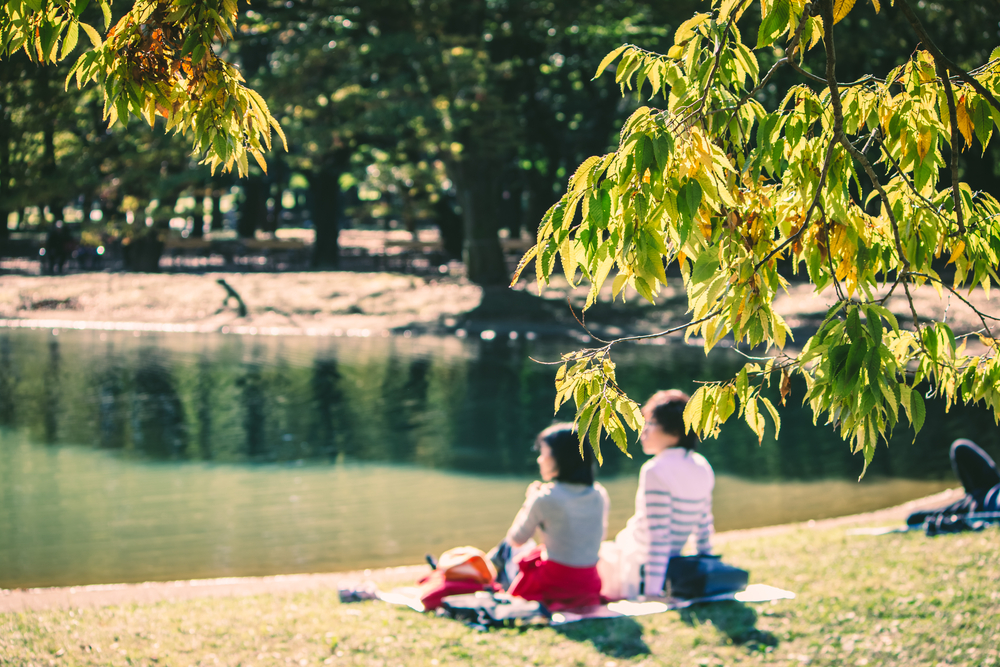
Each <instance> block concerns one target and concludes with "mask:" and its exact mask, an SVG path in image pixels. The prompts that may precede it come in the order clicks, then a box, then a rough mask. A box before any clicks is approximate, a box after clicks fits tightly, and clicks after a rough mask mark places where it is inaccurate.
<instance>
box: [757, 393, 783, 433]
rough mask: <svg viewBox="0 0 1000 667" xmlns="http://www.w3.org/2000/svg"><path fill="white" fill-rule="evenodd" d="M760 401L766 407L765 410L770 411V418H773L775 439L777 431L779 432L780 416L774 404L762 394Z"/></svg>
mask: <svg viewBox="0 0 1000 667" xmlns="http://www.w3.org/2000/svg"><path fill="white" fill-rule="evenodd" d="M760 401H761V403H763V404H764V407H765V408H767V411H768V412H770V413H771V419H773V420H774V439H775V440H777V439H778V433H780V432H781V417H780V416H778V409H777V408H775V407H774V404H772V403H771V401H769V400H768V399H767V398H764V397H763V396H762V397H761V399H760Z"/></svg>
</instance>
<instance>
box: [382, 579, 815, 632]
mask: <svg viewBox="0 0 1000 667" xmlns="http://www.w3.org/2000/svg"><path fill="white" fill-rule="evenodd" d="M374 596H375V597H377V598H378V599H379V600H382V601H383V602H388V603H389V604H395V605H401V606H405V607H409V608H410V609H414V610H416V611H424V605H423V604H421V602H420V598H419V596H418V593H417V588H415V587H412V586H411V587H405V588H395V589H393V590H391V591H378V592H376V593H375V594H374ZM794 597H795V593H792V592H791V591H786V590H784V589H781V588H776V587H774V586H768V585H767V584H750V585H749V586H747V587H746V590H743V591H740V592H738V593H723V594H722V595H713V596H711V597H704V598H693V599H690V600H687V599H681V598H671V599H669V600H668V601H666V602H633V601H631V600H621V601H619V602H609V603H608V604H602V605H596V606H594V607H588V608H587V609H580V610H577V611H569V610H567V611H561V612H555V613H553V614H552V617H551V619H550V620H549V624H550V625H565V624H567V623H576V622H577V621H583V620H587V619H593V618H619V617H621V616H646V615H648V614H662V613H663V612H665V611H671V610H674V609H684V608H685V607H690V606H691V605H694V604H701V603H704V602H722V601H724V600H735V601H737V602H769V601H771V600H791V599H793V598H794Z"/></svg>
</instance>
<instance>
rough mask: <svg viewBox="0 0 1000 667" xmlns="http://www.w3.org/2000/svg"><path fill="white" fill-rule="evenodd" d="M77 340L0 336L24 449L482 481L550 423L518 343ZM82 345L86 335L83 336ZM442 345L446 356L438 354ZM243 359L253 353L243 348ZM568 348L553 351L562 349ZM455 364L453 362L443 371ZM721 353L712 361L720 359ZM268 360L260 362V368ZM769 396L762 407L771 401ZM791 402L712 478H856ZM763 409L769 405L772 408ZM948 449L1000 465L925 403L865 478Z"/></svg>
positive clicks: (979, 428)
mask: <svg viewBox="0 0 1000 667" xmlns="http://www.w3.org/2000/svg"><path fill="white" fill-rule="evenodd" d="M84 335H85V334H74V333H70V332H66V333H64V335H63V336H60V337H59V338H54V337H52V336H51V334H50V333H48V332H16V333H5V334H3V335H0V425H5V426H23V427H26V428H27V429H28V430H29V432H30V434H31V437H32V439H33V440H34V441H36V442H49V443H52V442H62V441H66V440H68V439H70V437H71V438H72V441H73V442H78V443H90V444H92V445H94V446H96V447H104V448H110V449H119V450H123V451H134V452H135V453H138V454H141V455H142V456H146V457H150V458H157V459H164V458H165V459H170V458H189V459H205V460H214V461H219V462H236V461H247V460H258V461H288V460H295V459H300V458H314V459H316V458H318V459H328V458H333V457H337V456H339V455H341V454H342V455H344V456H346V457H348V458H353V459H360V460H371V461H389V462H395V463H415V464H418V465H422V466H427V467H434V468H446V469H456V470H464V471H471V472H483V473H518V474H522V473H531V472H533V471H534V470H535V464H534V458H535V455H534V454H533V453H532V452H531V445H532V442H533V440H534V437H535V435H536V434H537V433H538V431H539V430H541V429H542V428H544V427H545V426H547V425H548V424H549V423H551V422H552V412H551V410H552V400H553V393H554V390H553V387H552V375H553V373H554V372H555V368H554V367H552V366H543V365H539V364H536V363H534V362H533V361H531V359H529V358H528V354H529V353H531V354H533V355H534V356H536V357H542V358H547V359H552V358H558V357H557V354H558V353H557V351H554V350H558V347H549V348H545V349H542V350H539V348H537V347H530V346H526V345H525V341H518V342H516V343H512V344H509V343H508V342H506V341H501V340H496V341H481V342H479V341H476V342H471V341H470V342H468V343H464V344H462V345H464V347H462V346H456V347H455V348H454V349H451V353H450V354H449V352H448V351H447V350H446V348H445V347H444V343H442V346H441V349H440V350H439V349H438V348H430V349H429V350H428V349H427V347H426V346H425V347H423V348H420V350H421V352H420V353H416V354H414V353H409V351H408V348H407V346H406V345H404V344H403V343H402V342H399V343H395V342H392V341H388V342H387V343H385V344H381V343H374V342H371V341H368V342H362V341H358V342H353V341H352V342H345V343H337V344H336V345H334V344H331V348H330V351H328V352H320V353H319V354H318V355H317V354H315V353H314V354H313V356H311V357H309V358H307V359H306V360H305V363H301V364H293V363H290V362H289V361H287V360H285V359H291V358H292V357H290V356H287V355H286V354H285V352H284V351H282V350H281V349H280V347H281V346H279V350H278V351H277V352H276V353H275V354H271V353H267V349H266V348H257V347H255V348H254V351H253V354H251V355H250V357H249V358H243V359H242V360H239V357H238V355H237V358H236V359H234V352H237V351H238V350H240V349H245V348H242V347H241V346H243V345H246V344H247V343H246V342H244V341H234V342H232V343H229V342H228V341H227V342H226V343H225V344H219V345H214V346H212V347H211V352H204V353H199V354H180V355H169V356H165V355H163V354H162V353H161V352H160V350H159V348H155V347H147V346H143V347H141V348H140V347H137V346H136V345H134V344H133V343H132V339H131V338H130V337H129V338H116V339H113V341H114V343H113V344H112V343H111V342H109V343H107V344H103V343H102V344H98V343H97V341H96V340H94V341H92V342H89V343H88V340H87V339H86V338H75V337H74V336H81V337H82V336H84ZM95 336H96V334H95ZM451 343H454V341H451ZM255 345H256V344H255ZM568 346H569V344H567V347H568ZM455 349H459V350H462V351H463V352H464V354H460V355H458V356H455V355H454V352H455ZM723 352H724V351H723ZM265 353H267V354H265ZM616 354H617V357H616V361H617V362H618V379H619V381H620V382H621V383H622V385H623V387H624V388H625V389H626V390H627V391H628V392H629V394H630V395H632V396H635V397H637V398H642V399H645V398H647V397H648V396H649V395H650V394H651V393H653V391H655V390H657V389H662V388H667V387H678V388H681V389H684V390H686V391H693V390H694V389H695V388H696V386H697V382H700V381H711V380H714V379H717V378H721V377H731V376H732V374H733V373H734V369H736V368H738V367H739V366H740V365H741V364H742V363H744V361H745V360H744V359H743V358H742V357H739V356H738V355H735V354H733V355H726V354H717V353H713V355H712V356H711V357H709V358H706V357H705V356H704V354H702V353H701V351H700V350H698V349H694V348H689V347H681V346H677V347H633V348H624V347H623V349H622V351H621V352H620V353H616ZM775 393H776V392H775ZM803 394H804V388H803V387H801V386H798V385H796V386H793V392H792V396H791V397H790V399H789V405H788V406H787V407H785V408H783V409H782V417H783V423H782V429H781V434H780V439H779V440H778V441H777V442H775V441H774V440H773V438H765V440H764V443H763V444H762V445H759V444H758V442H757V437H756V436H755V435H753V433H751V432H750V430H749V429H748V428H746V427H745V426H744V425H742V424H740V423H738V422H737V421H736V419H735V417H733V418H732V423H731V424H729V425H727V427H726V429H725V431H724V433H723V435H722V437H720V438H719V439H718V440H707V441H705V442H703V443H702V444H701V446H700V448H699V451H701V452H702V453H704V454H705V456H707V457H708V458H709V460H710V461H711V462H712V465H713V466H714V467H715V469H716V470H717V471H718V472H720V473H731V474H735V475H738V476H740V477H744V478H748V479H760V480H764V479H802V480H810V479H823V478H856V477H857V475H858V473H859V472H860V471H861V465H862V461H861V458H860V456H854V455H851V453H850V451H849V449H848V447H847V445H845V444H844V443H843V442H842V441H841V440H840V439H839V438H838V436H837V433H836V431H835V430H834V429H833V428H831V427H829V426H826V425H822V424H820V425H817V426H814V425H813V424H812V415H811V412H810V411H809V409H808V407H799V403H800V401H801V397H802V396H803ZM772 400H775V401H777V396H776V395H775V396H772ZM957 437H967V438H971V439H972V440H975V441H976V442H979V443H980V444H982V445H983V446H984V447H985V448H986V450H987V451H988V452H990V453H991V454H1000V431H998V430H997V429H996V426H995V424H994V423H993V421H992V418H991V417H990V416H989V414H988V412H986V411H985V410H981V409H978V408H967V407H956V408H953V409H952V411H951V413H947V414H946V413H945V412H944V408H943V405H941V403H940V402H938V401H936V400H928V401H927V420H926V423H925V425H924V428H923V431H921V433H920V436H919V438H918V440H917V443H916V444H911V440H912V435H911V434H910V433H909V430H908V427H907V425H906V424H902V425H900V427H898V428H897V434H896V436H895V437H894V438H893V439H892V442H891V444H890V446H889V447H888V448H886V447H885V446H884V445H880V446H879V448H878V450H877V452H876V456H875V461H874V462H873V464H872V466H871V468H870V469H869V473H868V474H869V475H871V476H873V477H876V476H893V477H903V478H913V479H921V478H941V477H947V476H950V472H949V471H950V466H949V463H948V445H949V443H950V442H951V441H952V440H954V439H955V438H957ZM630 451H632V452H633V455H634V458H633V459H628V458H627V457H625V456H624V455H622V454H620V453H618V452H617V450H616V448H615V447H614V446H613V445H612V444H611V443H608V444H607V445H605V447H604V454H605V464H604V467H603V469H602V470H601V473H600V474H601V476H604V477H608V476H611V475H615V474H623V475H632V474H635V472H636V470H637V469H638V467H639V466H640V465H641V464H642V463H643V461H644V460H645V457H644V456H642V454H641V453H638V452H639V448H638V447H637V446H636V445H635V444H634V443H631V448H630Z"/></svg>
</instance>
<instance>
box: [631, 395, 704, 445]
mask: <svg viewBox="0 0 1000 667" xmlns="http://www.w3.org/2000/svg"><path fill="white" fill-rule="evenodd" d="M689 398H690V396H688V395H687V394H685V393H684V392H683V391H681V390H679V389H665V390H663V391H658V392H656V393H655V394H653V395H652V396H650V397H649V400H648V401H646V404H645V405H644V406H642V416H643V417H645V419H646V425H645V426H643V429H642V434H641V435H640V440H641V441H642V451H643V453H645V454H650V455H655V454H659V453H660V452H662V451H663V450H664V449H669V448H670V447H683V448H684V449H686V450H688V451H693V450H694V449H695V448H697V446H698V436H696V435H695V434H694V433H688V432H687V431H686V430H685V429H684V407H685V406H686V405H687V402H688V399H689Z"/></svg>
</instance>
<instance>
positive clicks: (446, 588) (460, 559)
mask: <svg viewBox="0 0 1000 667" xmlns="http://www.w3.org/2000/svg"><path fill="white" fill-rule="evenodd" d="M496 576H497V571H496V568H494V567H493V563H491V562H490V560H489V559H488V558H486V554H485V553H483V552H482V551H481V550H480V549H477V548H475V547H456V548H454V549H449V550H448V551H445V552H444V553H443V554H441V558H440V559H439V560H438V566H437V569H436V570H434V571H433V572H431V573H430V574H428V575H427V576H426V577H424V578H423V579H421V580H420V581H419V582H418V583H419V584H420V589H419V590H420V602H421V603H423V605H424V609H425V610H429V609H436V608H438V607H440V606H441V600H442V599H443V598H446V597H448V596H449V595H461V594H463V593H475V592H476V591H481V590H489V591H495V590H499V588H498V587H497V585H496V584H495V583H494V580H495V579H496Z"/></svg>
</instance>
